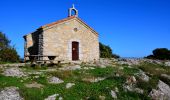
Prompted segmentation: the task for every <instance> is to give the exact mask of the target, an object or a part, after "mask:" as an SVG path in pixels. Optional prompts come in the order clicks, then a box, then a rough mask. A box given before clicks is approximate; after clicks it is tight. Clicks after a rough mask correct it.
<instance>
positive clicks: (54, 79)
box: [48, 76, 64, 84]
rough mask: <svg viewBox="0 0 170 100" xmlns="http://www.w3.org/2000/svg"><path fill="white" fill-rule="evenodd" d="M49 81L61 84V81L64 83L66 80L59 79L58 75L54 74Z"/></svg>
mask: <svg viewBox="0 0 170 100" xmlns="http://www.w3.org/2000/svg"><path fill="white" fill-rule="evenodd" d="M48 82H49V83H51V84H60V83H63V82H64V81H63V80H61V79H59V78H58V77H54V76H53V77H50V78H49V79H48Z"/></svg>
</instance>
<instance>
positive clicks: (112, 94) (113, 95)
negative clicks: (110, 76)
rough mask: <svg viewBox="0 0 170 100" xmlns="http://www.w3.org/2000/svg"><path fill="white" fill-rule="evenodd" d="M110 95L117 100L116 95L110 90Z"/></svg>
mask: <svg viewBox="0 0 170 100" xmlns="http://www.w3.org/2000/svg"><path fill="white" fill-rule="evenodd" d="M110 94H111V96H112V98H114V99H117V95H116V92H115V91H113V90H111V92H110Z"/></svg>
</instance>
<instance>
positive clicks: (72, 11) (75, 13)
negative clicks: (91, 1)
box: [68, 4, 78, 17]
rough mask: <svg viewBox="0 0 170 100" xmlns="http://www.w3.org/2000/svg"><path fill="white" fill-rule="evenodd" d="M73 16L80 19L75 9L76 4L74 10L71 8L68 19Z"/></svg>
mask: <svg viewBox="0 0 170 100" xmlns="http://www.w3.org/2000/svg"><path fill="white" fill-rule="evenodd" d="M71 16H76V17H78V10H77V9H76V8H75V7H74V4H73V6H72V8H69V11H68V17H71Z"/></svg>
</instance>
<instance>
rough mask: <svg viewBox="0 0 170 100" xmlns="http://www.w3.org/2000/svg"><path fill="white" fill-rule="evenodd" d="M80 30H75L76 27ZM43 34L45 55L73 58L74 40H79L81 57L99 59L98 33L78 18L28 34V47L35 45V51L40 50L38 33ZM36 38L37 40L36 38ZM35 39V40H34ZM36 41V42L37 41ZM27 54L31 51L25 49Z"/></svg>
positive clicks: (81, 58)
mask: <svg viewBox="0 0 170 100" xmlns="http://www.w3.org/2000/svg"><path fill="white" fill-rule="evenodd" d="M75 28H77V29H78V30H77V31H76V32H75V31H74V29H75ZM38 33H41V34H43V35H42V36H43V37H42V36H41V38H42V39H43V40H42V42H43V43H41V44H42V45H41V46H40V47H41V48H42V49H43V50H40V51H43V52H42V54H43V55H58V56H59V57H57V58H56V59H55V60H66V61H67V60H68V61H71V60H72V42H73V41H76V42H79V59H80V60H81V61H84V62H87V61H92V60H94V59H96V60H98V59H99V40H98V35H97V34H96V32H95V31H93V30H91V28H89V27H87V25H85V24H84V23H82V22H81V21H80V20H79V19H78V18H72V19H69V20H68V21H64V22H62V23H60V24H56V25H53V26H50V27H46V28H44V29H43V30H40V31H38V32H37V31H36V32H34V33H32V34H29V35H27V36H26V46H25V47H26V48H27V49H29V48H30V47H34V48H33V51H36V50H38V49H37V48H36V47H38V45H37V46H35V45H36V44H40V43H39V42H38V41H37V40H39V39H37V38H36V37H39V36H36V34H38ZM35 39H36V40H35ZM33 41H34V42H33ZM35 41H36V42H35ZM25 54H27V55H29V54H31V52H29V50H25Z"/></svg>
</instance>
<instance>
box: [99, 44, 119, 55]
mask: <svg viewBox="0 0 170 100" xmlns="http://www.w3.org/2000/svg"><path fill="white" fill-rule="evenodd" d="M99 48H100V57H101V58H112V57H114V58H119V56H118V55H116V54H113V53H112V49H111V48H110V47H109V46H106V45H104V44H102V43H99Z"/></svg>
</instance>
